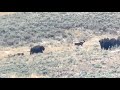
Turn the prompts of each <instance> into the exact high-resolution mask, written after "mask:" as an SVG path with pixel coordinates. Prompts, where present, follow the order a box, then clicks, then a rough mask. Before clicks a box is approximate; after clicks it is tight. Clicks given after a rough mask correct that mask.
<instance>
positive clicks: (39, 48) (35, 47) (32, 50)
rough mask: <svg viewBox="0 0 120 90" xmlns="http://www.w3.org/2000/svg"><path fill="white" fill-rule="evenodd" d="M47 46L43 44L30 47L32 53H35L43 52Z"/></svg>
mask: <svg viewBox="0 0 120 90" xmlns="http://www.w3.org/2000/svg"><path fill="white" fill-rule="evenodd" d="M44 50H45V48H44V47H43V46H40V45H37V46H34V47H32V48H31V49H30V55H31V54H34V53H43V51H44Z"/></svg>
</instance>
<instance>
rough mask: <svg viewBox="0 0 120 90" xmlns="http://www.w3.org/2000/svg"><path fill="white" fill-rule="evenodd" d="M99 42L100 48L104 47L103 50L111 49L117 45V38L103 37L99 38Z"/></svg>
mask: <svg viewBox="0 0 120 90" xmlns="http://www.w3.org/2000/svg"><path fill="white" fill-rule="evenodd" d="M99 42H100V46H101V49H105V50H108V49H111V48H113V47H115V46H116V45H117V40H116V39H115V38H111V39H109V38H104V39H101V40H99Z"/></svg>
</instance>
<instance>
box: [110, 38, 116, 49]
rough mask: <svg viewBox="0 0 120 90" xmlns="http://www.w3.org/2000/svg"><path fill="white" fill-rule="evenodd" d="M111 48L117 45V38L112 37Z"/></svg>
mask: <svg viewBox="0 0 120 90" xmlns="http://www.w3.org/2000/svg"><path fill="white" fill-rule="evenodd" d="M109 44H110V45H109V48H110V49H111V48H112V47H115V46H116V45H117V40H116V39H115V38H111V39H110V41H109Z"/></svg>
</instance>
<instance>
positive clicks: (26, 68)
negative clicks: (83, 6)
mask: <svg viewBox="0 0 120 90" xmlns="http://www.w3.org/2000/svg"><path fill="white" fill-rule="evenodd" d="M0 22H1V24H0V53H1V55H0V77H1V78H15V77H19V78H22V77H25V78H29V77H37V78H39V77H40V78H41V77H43V78H57V77H58V78H88V77H91V78H94V77H95V78H99V77H102V78H104V77H106V78H107V77H113V78H114V77H120V67H119V65H120V61H119V60H120V57H119V56H120V51H119V50H120V47H118V48H113V49H112V50H101V48H100V45H99V42H98V41H99V40H100V39H102V38H105V37H110V38H111V37H114V38H116V37H118V36H119V34H120V33H119V32H120V31H119V28H120V13H119V12H79V13H78V12H64V13H63V12H17V13H15V14H11V15H5V16H0ZM82 40H85V43H84V44H83V47H82V46H75V45H74V43H75V42H78V41H82ZM34 45H43V46H45V52H44V53H38V54H34V55H30V48H31V47H32V46H34ZM17 53H24V55H17Z"/></svg>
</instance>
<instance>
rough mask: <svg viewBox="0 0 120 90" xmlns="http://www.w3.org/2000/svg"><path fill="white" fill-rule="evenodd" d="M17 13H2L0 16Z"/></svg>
mask: <svg viewBox="0 0 120 90" xmlns="http://www.w3.org/2000/svg"><path fill="white" fill-rule="evenodd" d="M14 13H15V12H0V16H3V15H9V14H14Z"/></svg>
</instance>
